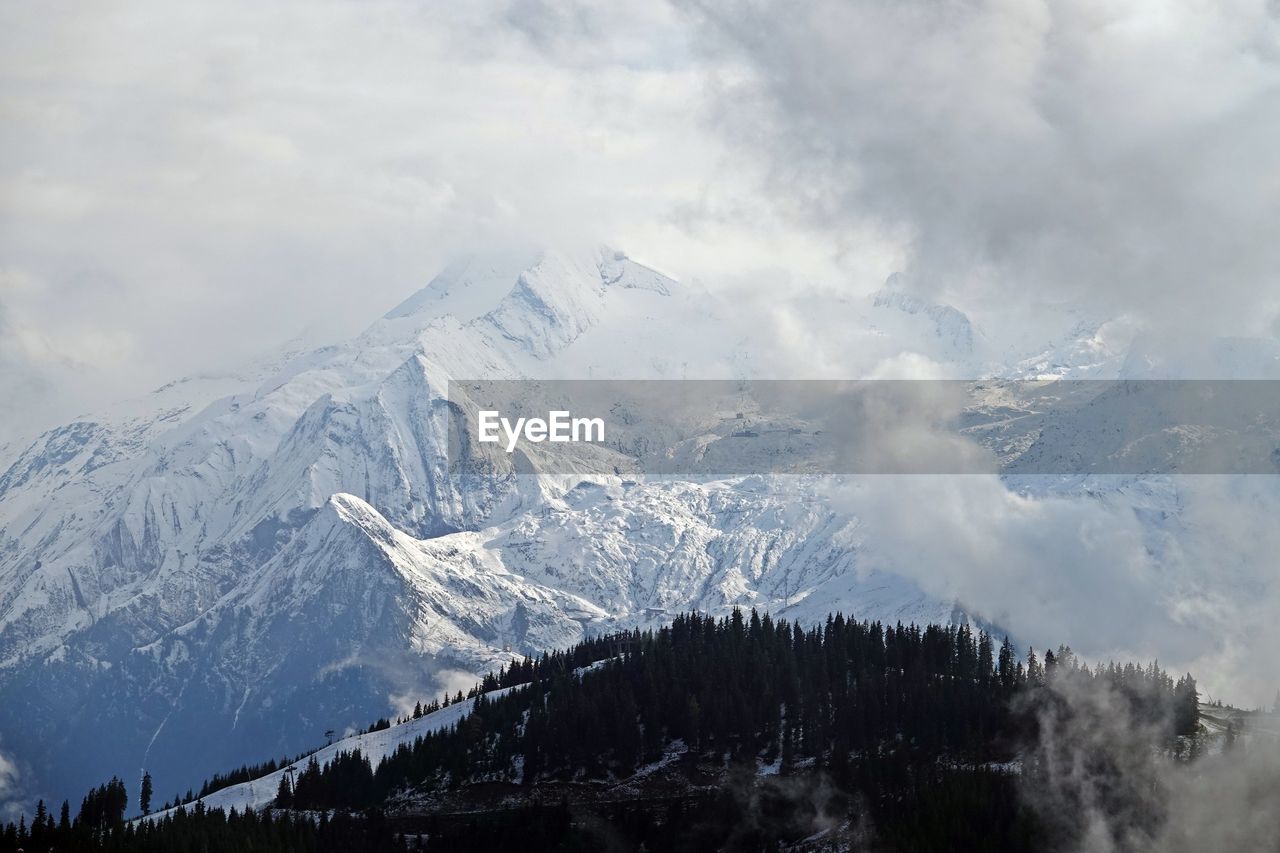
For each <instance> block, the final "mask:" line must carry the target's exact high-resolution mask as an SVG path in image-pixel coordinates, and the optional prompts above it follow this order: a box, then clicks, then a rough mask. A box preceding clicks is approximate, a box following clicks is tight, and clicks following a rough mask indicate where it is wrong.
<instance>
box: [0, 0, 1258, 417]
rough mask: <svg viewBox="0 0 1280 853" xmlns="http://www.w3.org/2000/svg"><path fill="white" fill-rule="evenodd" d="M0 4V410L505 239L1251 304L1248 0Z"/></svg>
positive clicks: (323, 325)
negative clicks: (1207, 0) (599, 244)
mask: <svg viewBox="0 0 1280 853" xmlns="http://www.w3.org/2000/svg"><path fill="white" fill-rule="evenodd" d="M0 10H2V11H0V33H3V35H0V39H2V41H3V43H2V44H0V48H2V49H0V335H2V337H0V393H3V396H4V399H5V401H6V410H5V414H4V415H3V417H2V418H0V434H2V433H5V432H7V433H12V432H14V431H15V430H17V429H29V428H31V427H33V426H40V425H45V424H47V423H49V422H50V421H53V420H56V419H59V418H65V417H68V416H70V415H73V414H77V413H79V412H81V411H84V410H88V409H92V408H93V407H95V406H97V405H100V404H101V403H102V402H104V401H106V400H109V399H113V398H116V397H119V396H121V395H125V394H134V393H140V392H142V391H145V390H148V389H149V388H151V387H154V386H156V385H158V384H161V383H163V382H165V381H167V380H169V379H171V378H174V377H175V375H180V374H186V373H190V372H193V371H198V370H203V369H210V368H219V367H223V366H226V365H232V364H236V363H238V362H240V361H243V360H245V359H248V358H250V357H252V356H254V355H255V354H257V353H259V352H261V351H263V350H265V349H268V348H270V347H272V346H274V345H276V344H278V343H280V342H282V341H284V340H287V339H289V338H292V337H294V336H296V335H298V334H300V333H303V332H309V333H310V334H312V335H313V336H319V337H326V336H335V335H341V334H346V333H349V332H351V331H354V330H355V329H357V328H359V327H361V326H363V325H364V324H365V323H367V322H368V321H369V320H371V319H372V318H373V317H376V316H377V315H378V314H380V313H381V312H382V311H383V310H385V308H386V307H389V306H391V305H393V304H395V303H396V302H398V301H399V300H400V299H401V298H403V297H404V296H405V295H406V294H408V293H409V292H411V291H413V290H414V289H416V288H417V287H419V286H421V285H422V284H423V283H424V282H425V281H426V280H428V279H429V278H430V276H431V275H432V274H433V273H434V272H436V271H437V270H438V269H439V267H440V265H441V264H442V263H443V262H444V261H445V260H446V259H447V258H449V257H450V256H453V255H456V254H457V253H459V252H460V251H465V250H470V249H483V248H485V247H488V246H494V245H499V244H511V243H520V244H528V243H536V244H558V243H563V242H566V241H572V242H575V243H577V242H582V241H604V242H608V243H610V244H612V245H615V246H618V247H620V248H623V249H625V250H627V251H628V252H629V253H630V254H632V255H633V256H635V257H638V258H640V259H642V260H646V261H649V262H651V263H653V264H654V265H656V266H658V267H660V268H662V269H663V270H664V271H668V272H671V273H674V274H677V275H679V276H682V277H686V278H687V277H696V278H698V279H699V280H701V281H703V282H704V283H705V284H708V285H709V286H712V287H721V288H727V287H734V286H736V285H738V284H740V283H742V282H744V281H755V282H756V283H757V286H756V288H755V291H754V292H758V291H759V287H758V282H759V281H761V280H767V281H769V282H770V283H771V285H772V286H777V287H785V286H798V285H799V284H803V283H805V282H811V281H822V282H824V283H825V284H826V285H827V286H836V287H842V288H848V289H850V290H855V291H867V290H870V289H872V288H874V287H876V286H878V285H879V284H880V282H881V281H883V278H884V276H886V275H887V274H888V273H890V272H893V271H901V272H902V273H903V274H904V280H906V281H907V282H909V283H910V286H912V287H916V288H918V289H921V290H923V291H927V292H932V293H936V294H938V295H939V298H945V299H946V300H949V301H952V302H955V303H957V304H961V305H963V306H965V307H967V308H976V307H979V306H982V305H984V304H985V305H987V306H988V307H989V306H991V305H996V306H1002V307H1003V306H1012V307H1014V308H1021V309H1025V310H1027V311H1030V312H1032V313H1033V314H1034V311H1035V310H1036V306H1037V305H1040V304H1044V303H1046V302H1062V301H1069V302H1081V303H1089V304H1096V305H1098V306H1100V307H1099V310H1101V311H1106V312H1110V313H1138V314H1141V315H1143V317H1144V318H1145V319H1146V320H1148V321H1149V322H1150V323H1151V324H1152V326H1153V328H1154V329H1155V330H1156V332H1157V333H1159V334H1162V335H1164V336H1165V337H1167V338H1169V339H1172V340H1185V339H1186V338H1187V337H1188V336H1191V337H1195V336H1201V335H1211V334H1249V335H1265V336H1273V335H1274V334H1275V333H1276V328H1277V311H1278V310H1280V287H1277V286H1276V281H1275V271H1276V270H1277V269H1280V241H1277V240H1276V239H1275V235H1276V234H1278V233H1280V88H1278V86H1277V84H1278V83H1280V63H1278V57H1280V24H1278V23H1277V18H1278V13H1277V4H1276V3H1275V2H1274V0H1272V2H1263V0H1257V2H1248V0H1219V2H1213V3H1189V2H1185V0H1171V2H1162V1H1161V0H1142V2H1131V3H1123V4H1117V3H1113V2H1101V0H1099V2H1092V0H1067V2H1058V0H1049V2H1037V0H928V2H911V1H910V0H907V2H898V3H886V2H878V0H854V2H824V0H817V2H811V3H806V4H801V5H799V6H797V5H796V4H791V3H780V2H770V0H760V2H750V3H733V2H730V3H720V2H691V3H686V2H684V0H680V2H678V3H677V4H676V5H674V6H672V5H668V4H667V3H664V2H644V3H615V2H598V3H592V2H542V1H541V0H482V2H476V3H425V2H359V3H355V2H350V3H348V2H313V1H312V0H308V2H305V3H271V4H261V3H209V4H199V3H197V4H191V3H182V4H175V3H171V2H165V1H164V0H145V2H128V3H119V2H116V3H112V2H108V3H95V4H83V3H66V4H57V3H53V4H30V3H18V2H4V3H2V4H0ZM1009 322H1017V321H1015V320H1010V321H1009Z"/></svg>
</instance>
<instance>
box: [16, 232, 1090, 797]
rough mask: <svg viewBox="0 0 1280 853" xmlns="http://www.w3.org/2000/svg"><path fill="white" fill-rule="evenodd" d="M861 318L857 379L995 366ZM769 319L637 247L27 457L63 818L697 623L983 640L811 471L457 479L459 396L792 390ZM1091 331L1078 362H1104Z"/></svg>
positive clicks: (531, 262) (514, 468)
mask: <svg viewBox="0 0 1280 853" xmlns="http://www.w3.org/2000/svg"><path fill="white" fill-rule="evenodd" d="M845 307H846V308H847V310H846V311H844V312H843V314H842V316H841V317H834V316H831V315H832V314H833V313H834V312H832V311H831V309H830V306H827V305H817V306H812V307H811V310H812V312H813V315H814V316H815V317H822V318H824V319H825V321H826V322H827V323H828V324H833V323H834V324H837V328H838V330H839V333H840V334H839V339H840V340H841V341H842V342H844V345H845V346H846V350H844V351H843V353H842V354H841V356H840V358H838V359H836V361H837V363H839V364H843V365H845V368H844V369H846V370H847V371H848V373H849V374H852V375H858V374H867V373H870V372H871V371H872V370H873V368H874V366H875V365H876V364H878V363H880V362H881V361H883V360H885V359H892V358H894V357H896V356H898V355H899V354H901V353H920V354H923V355H924V356H925V357H927V358H930V359H933V360H935V361H937V362H940V363H946V364H950V365H951V367H952V369H953V370H954V372H957V373H960V374H962V375H963V374H966V373H967V375H971V376H977V375H983V374H984V372H986V371H987V370H988V369H989V368H990V363H989V361H987V360H988V359H989V358H990V353H989V350H990V347H989V346H988V345H987V344H986V343H984V339H983V337H982V335H981V333H979V332H977V331H976V329H975V327H974V325H973V324H972V323H970V321H969V319H968V318H967V317H966V316H965V315H964V314H963V313H961V312H960V311H958V310H957V309H955V308H952V307H948V306H938V305H933V304H931V303H928V302H926V301H924V300H921V299H920V298H918V297H915V296H911V295H908V294H906V293H904V292H902V291H901V290H899V289H898V288H897V287H896V285H893V284H892V283H891V285H890V286H887V287H886V289H885V290H882V291H881V292H880V293H878V294H876V295H875V296H873V297H872V298H870V299H868V300H866V301H865V302H864V303H860V304H857V305H849V306H845ZM845 315H847V316H845ZM741 320H742V317H741V314H740V313H738V311H737V306H734V305H733V304H731V303H726V302H725V301H723V300H721V299H719V298H717V297H716V296H714V295H712V294H710V293H706V292H704V291H701V290H698V289H697V288H694V287H689V286H684V285H681V284H680V283H678V282H676V281H674V280H672V279H670V278H667V277H665V276H663V275H661V274H659V273H657V272H655V271H653V270H651V269H648V268H646V267H644V266H642V265H640V264H638V263H636V262H634V261H632V260H629V259H628V258H627V257H625V256H624V255H622V254H621V253H618V252H614V251H612V250H609V249H592V250H589V251H585V252H554V251H544V252H534V253H520V252H515V253H504V254H498V255H494V256H486V257H477V258H471V259H468V260H465V261H463V262H460V263H458V264H455V265H453V266H451V267H449V268H448V269H447V270H445V271H444V272H443V273H441V274H440V275H439V276H437V277H436V278H435V279H433V280H432V281H431V283H430V284H428V285H427V286H426V287H425V288H423V289H422V290H421V291H419V292H418V293H416V294H414V295H412V296H410V297H409V298H408V299H407V300H405V301H404V302H403V303H401V304H400V305H399V306H397V307H396V308H394V309H392V310H391V311H389V312H388V313H387V314H386V315H384V316H383V317H381V318H380V319H378V320H376V321H375V322H374V323H373V324H372V325H371V326H369V328H368V329H366V330H365V331H364V332H363V333H362V334H360V335H358V336H357V337H355V338H354V339H352V340H350V341H346V342H343V343H339V344H336V345H332V346H325V347H320V348H317V349H306V348H302V349H298V348H289V349H287V350H285V351H282V352H281V353H279V354H277V355H275V356H272V357H269V358H265V359H261V360H259V361H257V362H255V363H254V364H251V365H248V366H246V367H245V368H244V369H243V370H240V371H237V372H234V373H232V374H229V375H224V376H206V377H196V378H190V379H185V380H181V381H178V382H175V383H171V384H170V385H167V386H165V387H164V388H161V389H158V390H157V391H155V392H153V393H152V394H150V395H148V396H147V397H145V398H143V399H141V400H135V401H130V402H128V403H126V404H121V405H120V406H118V407H115V408H113V409H111V410H109V411H107V412H104V413H103V414H102V415H101V416H96V417H92V418H85V419H82V420H78V421H75V422H73V423H70V424H67V425H64V426H62V427H59V428H57V429H54V430H51V431H49V432H47V433H46V434H44V435H42V436H40V437H39V438H38V439H37V440H36V441H35V442H34V443H32V444H31V445H30V446H29V447H27V448H25V449H22V450H12V449H10V450H8V451H6V454H7V456H6V458H8V459H11V460H12V461H11V463H10V464H9V465H8V467H7V469H6V470H4V472H3V473H0V751H2V752H3V753H5V754H6V755H7V756H9V757H10V759H12V760H13V761H14V762H15V763H16V765H17V767H18V768H19V771H20V774H21V776H22V779H23V781H24V783H25V789H26V792H27V793H28V795H29V796H31V797H34V796H46V797H61V796H66V795H69V794H70V793H71V792H73V791H78V790H83V789H85V788H87V787H88V786H89V785H91V784H95V783H97V782H100V781H101V780H102V779H104V778H106V777H108V776H110V775H112V774H118V773H122V772H128V771H129V769H130V768H138V767H143V766H145V767H146V768H148V769H149V770H150V771H151V772H152V774H153V776H154V777H155V778H156V780H157V784H158V786H159V788H160V790H161V791H164V790H167V789H170V788H172V787H175V786H180V787H183V788H185V787H186V786H187V785H189V784H193V783H194V782H196V781H197V780H198V779H199V778H202V777H204V776H206V775H208V774H209V773H211V772H213V771H217V770H222V769H226V768H227V767H229V766H232V765H235V764H238V763H240V762H242V761H247V760H258V759H260V758H261V757H262V756H263V755H267V754H272V753H276V754H279V753H296V752H298V751H300V750H301V749H304V748H307V747H311V746H314V745H315V743H316V742H317V740H318V739H319V735H320V733H321V732H324V731H325V730H327V729H336V730H339V731H342V730H344V729H346V728H348V727H350V726H356V725H363V724H364V723H366V722H367V721H368V720H370V719H373V718H375V717H378V716H381V715H383V714H385V713H387V711H388V708H394V707H397V706H398V704H399V703H402V702H404V701H405V700H406V699H407V700H408V703H409V704H410V705H412V701H413V699H415V698H422V697H425V696H431V695H437V694H438V693H439V692H440V690H441V688H442V687H446V686H449V685H451V684H452V685H453V686H454V687H455V688H456V686H457V683H458V682H459V681H462V682H464V683H468V684H469V683H470V682H471V680H472V679H473V678H474V676H475V675H476V674H477V673H481V672H483V671H485V670H488V669H490V668H494V667H496V666H497V665H499V664H500V663H502V662H503V661H506V660H509V659H511V658H513V657H515V656H518V655H522V654H528V653H535V652H538V651H540V650H542V649H546V648H551V647H559V646H565V645H568V644H570V643H572V642H574V641H576V640H578V639H581V638H582V637H583V636H585V635H588V634H590V633H593V632H599V631H606V630H611V629H613V628H617V627H626V626H633V625H644V624H654V623H657V622H660V621H663V620H664V619H665V618H666V616H667V614H670V613H672V612H674V611H678V610H681V609H689V608H699V609H703V610H707V611H712V612H718V611H724V610H726V609H728V608H730V607H732V606H734V605H748V606H759V607H765V608H768V609H770V610H772V611H774V612H781V613H782V614H783V615H786V616H789V617H792V618H798V619H802V620H803V619H819V618H822V617H824V616H825V615H826V614H827V613H828V612H829V611H831V610H837V609H838V610H842V611H844V612H845V613H846V614H849V615H852V616H854V617H856V618H878V619H887V620H894V621H896V620H899V619H900V620H903V621H908V620H915V621H918V622H923V621H939V620H942V621H945V620H947V619H949V618H967V617H966V616H965V614H964V613H963V612H960V611H957V610H956V604H955V602H952V601H941V600H937V599H934V598H931V597H930V596H928V595H926V594H925V593H924V592H923V591H922V590H921V589H920V587H919V586H918V585H917V584H916V583H914V582H913V581H910V580H907V579H904V578H902V577H897V576H892V575H885V574H883V573H880V572H875V571H871V570H869V569H867V568H865V567H863V566H861V565H860V564H859V552H860V548H861V545H862V542H863V540H864V539H865V538H866V537H868V536H874V531H871V530H867V529H866V528H865V527H864V526H862V524H861V522H860V521H859V519H858V518H857V517H855V516H853V515H851V514H849V513H848V512H847V511H846V512H842V511H840V510H838V509H836V508H833V507H832V506H831V505H830V503H829V502H828V501H825V500H823V499H822V498H821V496H820V494H819V492H818V488H819V486H818V484H816V483H815V482H814V481H812V480H809V479H806V478H802V477H784V476H778V477H762V476H760V477H739V478H735V479H730V480H720V481H715V482H692V483H691V482H674V481H666V480H651V481H638V482H633V481H631V480H623V479H621V478H619V477H617V476H613V475H612V473H611V472H612V470H613V467H612V464H611V460H609V459H604V458H601V457H600V456H599V455H598V454H599V450H598V449H596V448H588V449H586V450H584V451H583V452H582V453H583V455H582V456H581V459H580V460H579V461H580V463H581V466H580V467H581V470H582V471H583V472H584V473H593V472H594V473H595V474H596V475H597V476H591V477H585V478H584V477H582V476H578V477H567V476H555V477H551V476H540V475H538V474H536V473H533V472H532V471H530V470H528V468H527V467H526V468H521V467H520V465H521V464H522V463H521V462H520V457H519V456H511V455H508V454H506V453H504V452H501V451H497V450H494V451H489V450H487V449H483V448H479V447H476V448H472V449H471V451H470V455H469V456H468V457H467V458H466V459H465V460H463V464H460V465H450V464H449V460H448V459H447V456H446V452H445V449H446V445H447V441H448V436H449V430H450V428H451V427H450V424H451V418H453V417H454V416H455V415H456V412H455V411H454V409H453V404H451V403H450V401H449V400H448V399H447V394H446V387H447V383H448V382H449V380H450V379H451V378H453V379H460V378H467V379H484V378H516V377H529V378H547V379H550V378H583V377H595V378H606V377H612V378H680V377H682V376H684V375H690V376H700V377H728V378H737V377H742V376H752V375H755V376H767V375H770V374H772V375H775V376H776V375H777V373H776V367H775V362H773V361H771V360H770V359H769V358H768V354H769V353H770V352H771V350H770V347H771V346H772V345H773V343H772V341H771V340H770V339H769V338H768V336H767V335H765V334H763V333H762V331H761V330H760V329H759V328H749V329H744V328H743V326H742V322H741ZM1090 337H1092V338H1096V337H1098V331H1097V329H1096V328H1095V329H1088V330H1083V331H1081V334H1080V336H1078V337H1077V339H1073V341H1070V342H1068V343H1067V344H1063V345H1062V346H1060V347H1059V348H1058V350H1056V351H1055V352H1057V353H1058V354H1057V355H1054V356H1052V357H1051V358H1050V360H1051V361H1053V362H1054V364H1056V365H1058V366H1059V367H1061V366H1062V365H1063V364H1067V368H1066V369H1067V370H1068V371H1069V370H1070V369H1071V364H1079V363H1084V362H1085V361H1087V363H1088V364H1094V363H1096V361H1097V351H1096V348H1090V347H1089V346H1087V345H1084V344H1081V343H1080V340H1083V339H1084V338H1090ZM761 353H764V355H763V356H762V355H761ZM1020 357H1021V358H1026V357H1028V356H1026V354H1025V353H1023V354H1021V355H1020ZM1108 357H1110V356H1108ZM1073 360H1074V361H1073ZM1068 362H1070V363H1071V364H1068ZM777 363H781V362H777ZM1011 363H1016V360H1015V362H1011ZM1039 369H1040V368H1039V367H1036V368H1035V370H1036V371H1039ZM1030 372H1032V371H1031V370H1028V371H1025V372H1024V374H1023V375H1025V373H1030ZM1005 374H1006V375H1018V371H1017V368H1016V367H1009V368H1006V369H1005ZM1011 440H1012V439H1011ZM1028 441H1029V439H1028ZM1025 445H1026V442H1024V443H1023V445H1022V446H1025ZM593 454H595V455H593Z"/></svg>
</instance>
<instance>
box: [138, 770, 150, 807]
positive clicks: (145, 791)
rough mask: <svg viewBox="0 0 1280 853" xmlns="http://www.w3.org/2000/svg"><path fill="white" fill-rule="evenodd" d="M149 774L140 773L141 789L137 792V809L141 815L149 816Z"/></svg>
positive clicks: (145, 772)
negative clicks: (140, 810) (140, 811)
mask: <svg viewBox="0 0 1280 853" xmlns="http://www.w3.org/2000/svg"><path fill="white" fill-rule="evenodd" d="M151 793H152V791H151V774H150V773H148V772H147V771H145V770H144V771H142V788H141V790H139V791H138V808H140V809H142V813H143V814H151Z"/></svg>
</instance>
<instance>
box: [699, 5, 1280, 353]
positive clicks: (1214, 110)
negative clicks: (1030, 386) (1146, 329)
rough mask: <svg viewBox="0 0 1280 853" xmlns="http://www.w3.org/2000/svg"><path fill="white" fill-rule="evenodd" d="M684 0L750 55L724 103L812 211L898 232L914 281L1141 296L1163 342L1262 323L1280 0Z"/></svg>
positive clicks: (1278, 220) (712, 33) (1279, 303)
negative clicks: (1206, 0) (1273, 2)
mask: <svg viewBox="0 0 1280 853" xmlns="http://www.w3.org/2000/svg"><path fill="white" fill-rule="evenodd" d="M685 5H686V6H687V7H688V8H689V9H690V10H691V12H692V15H693V18H694V19H695V20H696V21H697V22H698V25H699V30H700V32H701V33H702V36H703V39H702V46H703V48H704V49H705V50H706V51H707V52H708V53H709V54H710V55H711V56H715V57H718V58H724V57H728V58H731V59H733V60H735V61H736V62H737V63H738V73H737V75H736V76H729V75H726V77H725V80H724V82H723V84H722V85H723V87H724V97H723V99H722V106H721V108H720V110H719V113H718V115H717V119H716V121H717V125H718V126H719V127H720V128H722V129H723V130H725V131H726V132H727V133H728V134H729V135H730V137H731V138H734V139H736V140H737V141H738V143H739V145H740V146H741V147H742V148H743V149H745V150H749V151H751V152H753V153H755V154H757V155H759V156H760V157H761V159H762V160H763V162H765V163H766V164H767V165H768V167H769V168H770V169H771V171H772V175H773V182H772V186H773V189H774V191H775V192H776V193H777V195H778V197H779V199H780V200H781V203H783V204H784V205H785V206H787V208H788V209H789V210H790V211H791V212H792V213H793V214H795V215H797V216H798V217H799V218H800V219H802V220H803V221H805V222H806V223H808V224H809V225H812V226H816V227H818V228H820V229H823V230H825V231H826V232H828V233H830V234H832V235H833V236H835V235H839V234H840V233H842V232H845V231H847V230H848V229H850V228H852V227H859V226H861V225H863V224H865V223H866V222H868V221H871V222H875V223H879V224H880V225H881V226H882V227H884V228H886V229H887V230H888V231H890V232H893V233H897V234H898V235H899V236H900V238H901V239H902V240H903V241H904V243H905V244H906V246H907V256H908V263H907V269H906V270H905V271H904V272H905V273H906V277H907V279H908V280H909V281H910V282H912V283H913V285H914V286H915V287H917V288H921V289H927V290H931V291H934V292H937V293H941V294H945V296H946V298H948V299H950V300H953V301H956V302H958V303H960V304H962V305H965V306H974V305H979V304H992V305H996V306H1000V307H1002V308H1005V309H1007V308H1008V307H1009V306H1014V305H1016V306H1022V307H1023V308H1026V309H1027V310H1028V313H1029V314H1030V315H1031V316H1034V313H1035V312H1034V310H1033V309H1034V307H1035V306H1036V305H1037V304H1043V303H1046V302H1064V301H1065V302H1086V303H1090V304H1093V305H1097V306H1101V307H1102V308H1104V309H1105V310H1107V311H1110V312H1113V313H1123V312H1132V313H1135V314H1136V315H1138V316H1140V317H1143V318H1145V319H1147V320H1148V321H1150V323H1151V324H1152V333H1153V334H1154V335H1156V336H1157V337H1158V338H1160V339H1161V340H1162V342H1163V343H1165V344H1168V343H1169V341H1170V340H1171V339H1176V337H1177V336H1180V335H1186V334H1191V335H1193V336H1200V335H1211V334H1266V335H1269V334H1272V331H1273V330H1272V327H1271V324H1272V321H1273V318H1274V317H1275V316H1276V313H1277V310H1278V309H1280V298H1278V297H1277V296H1276V288H1275V284H1276V275H1277V270H1280V243H1278V242H1277V241H1276V240H1274V239H1273V237H1272V235H1274V234H1275V233H1277V232H1280V193H1277V192H1276V184H1275V177H1274V176H1275V175H1277V174H1280V119H1277V116H1278V115H1280V62H1278V61H1277V55H1276V51H1275V50H1274V47H1273V46H1274V44H1276V43H1277V37H1278V36H1280V21H1278V20H1277V17H1276V16H1275V14H1274V10H1272V9H1268V7H1267V4H1265V3H1263V2H1247V1H1246V0H1233V2H1227V3H1213V4H1193V5H1188V4H1185V3H1176V2H1168V3H1154V4H1142V5H1140V6H1132V5H1120V6H1117V5H1115V4H1105V3H1093V2H1088V0H1036V2H1030V3H1027V2H1006V0H972V1H971V2H941V3H938V2H932V0H908V2H903V3H884V2H878V0H854V2H843V0H840V2H836V0H830V2H816V3H806V4H801V5H799V6H797V5H795V4H791V3H782V2H773V0H765V2H759V3H756V2H752V3H747V2H732V0H728V2H717V0H691V2H688V3H686V4H685ZM1267 45H1271V46H1272V47H1270V48H1269V47H1266V46H1267ZM1006 316H1007V314H1006Z"/></svg>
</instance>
